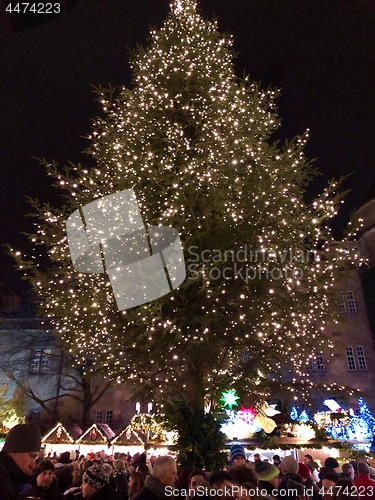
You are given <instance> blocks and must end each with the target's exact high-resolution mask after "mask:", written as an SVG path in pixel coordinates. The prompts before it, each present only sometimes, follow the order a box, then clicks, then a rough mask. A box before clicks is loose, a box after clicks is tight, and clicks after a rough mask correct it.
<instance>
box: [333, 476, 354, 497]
mask: <svg viewBox="0 0 375 500" xmlns="http://www.w3.org/2000/svg"><path fill="white" fill-rule="evenodd" d="M349 498H350V499H351V500H354V499H355V498H357V488H356V487H355V486H354V483H353V481H352V480H351V479H346V478H341V479H339V480H338V481H337V482H336V484H335V486H334V489H333V499H334V500H348V499H349ZM358 498H360V497H358Z"/></svg>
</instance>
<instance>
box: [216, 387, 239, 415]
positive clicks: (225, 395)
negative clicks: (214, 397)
mask: <svg viewBox="0 0 375 500" xmlns="http://www.w3.org/2000/svg"><path fill="white" fill-rule="evenodd" d="M237 399H240V397H239V396H237V394H236V390H235V389H229V391H223V392H222V393H221V398H220V401H222V403H223V406H227V407H228V408H229V409H230V410H231V409H232V408H233V406H238V403H237Z"/></svg>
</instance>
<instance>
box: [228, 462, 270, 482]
mask: <svg viewBox="0 0 375 500" xmlns="http://www.w3.org/2000/svg"><path fill="white" fill-rule="evenodd" d="M259 463H260V464H263V463H264V462H259ZM228 472H229V475H230V477H231V478H232V482H233V483H234V484H243V483H252V484H258V478H257V475H256V474H255V472H254V468H253V467H251V468H250V467H247V466H246V465H238V466H236V467H232V468H231V469H229V471H228Z"/></svg>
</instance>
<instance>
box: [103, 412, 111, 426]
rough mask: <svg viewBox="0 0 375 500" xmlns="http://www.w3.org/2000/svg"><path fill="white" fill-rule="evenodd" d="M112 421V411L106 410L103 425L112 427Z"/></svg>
mask: <svg viewBox="0 0 375 500" xmlns="http://www.w3.org/2000/svg"><path fill="white" fill-rule="evenodd" d="M112 420H113V412H112V410H107V411H106V412H105V423H106V424H107V425H109V426H111V425H112Z"/></svg>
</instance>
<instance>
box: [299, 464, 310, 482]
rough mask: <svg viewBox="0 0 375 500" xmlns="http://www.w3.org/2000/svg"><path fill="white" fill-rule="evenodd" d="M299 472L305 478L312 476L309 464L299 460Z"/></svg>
mask: <svg viewBox="0 0 375 500" xmlns="http://www.w3.org/2000/svg"><path fill="white" fill-rule="evenodd" d="M298 474H299V475H300V476H302V477H303V478H304V479H308V478H309V477H311V469H310V467H308V466H307V465H305V464H301V462H298Z"/></svg>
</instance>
